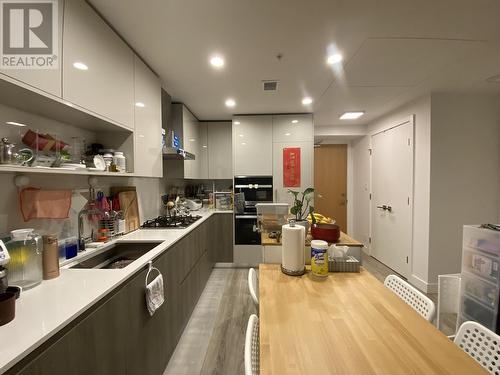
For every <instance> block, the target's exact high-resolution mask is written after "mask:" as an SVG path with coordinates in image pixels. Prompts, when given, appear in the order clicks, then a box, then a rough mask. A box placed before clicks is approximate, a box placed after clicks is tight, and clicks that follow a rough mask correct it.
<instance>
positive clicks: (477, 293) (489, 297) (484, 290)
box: [462, 272, 499, 309]
mask: <svg viewBox="0 0 500 375" xmlns="http://www.w3.org/2000/svg"><path fill="white" fill-rule="evenodd" d="M462 285H463V291H464V293H465V294H466V295H467V296H470V297H473V298H475V299H477V300H479V301H480V302H482V303H484V304H485V305H486V306H488V307H490V308H492V309H494V308H495V307H496V306H497V304H498V292H499V289H498V286H497V285H495V284H492V283H490V282H487V281H485V280H483V279H481V278H479V277H475V276H474V275H471V274H469V273H466V272H464V273H463V274H462Z"/></svg>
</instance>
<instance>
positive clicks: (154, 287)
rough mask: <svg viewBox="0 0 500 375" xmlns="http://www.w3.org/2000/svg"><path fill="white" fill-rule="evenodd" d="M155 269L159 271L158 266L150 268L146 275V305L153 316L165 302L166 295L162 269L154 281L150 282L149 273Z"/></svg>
mask: <svg viewBox="0 0 500 375" xmlns="http://www.w3.org/2000/svg"><path fill="white" fill-rule="evenodd" d="M153 270H156V271H158V269H157V268H150V270H149V272H148V274H147V275H146V306H147V308H148V311H149V315H151V316H153V314H154V313H155V311H156V310H157V309H158V308H159V307H160V306H161V305H162V304H163V302H164V300H165V297H164V295H163V276H162V275H161V273H160V271H158V273H159V275H158V276H156V277H155V278H154V279H153V281H151V282H150V283H148V276H149V273H150V272H151V271H153Z"/></svg>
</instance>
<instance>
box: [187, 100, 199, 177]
mask: <svg viewBox="0 0 500 375" xmlns="http://www.w3.org/2000/svg"><path fill="white" fill-rule="evenodd" d="M199 125H200V124H199V121H198V119H197V118H196V117H194V115H193V114H192V113H191V112H190V111H189V110H188V109H187V108H186V107H185V106H182V132H183V134H182V146H183V148H184V150H186V151H188V152H190V153H192V154H194V156H195V159H194V160H185V161H184V178H192V179H198V178H201V177H200V176H201V162H200V156H201V155H200V149H201V141H202V140H201V135H200V126H199Z"/></svg>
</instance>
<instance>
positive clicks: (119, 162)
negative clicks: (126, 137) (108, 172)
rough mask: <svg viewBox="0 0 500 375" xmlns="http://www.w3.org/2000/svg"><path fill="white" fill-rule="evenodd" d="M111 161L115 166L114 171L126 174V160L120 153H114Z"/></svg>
mask: <svg viewBox="0 0 500 375" xmlns="http://www.w3.org/2000/svg"><path fill="white" fill-rule="evenodd" d="M113 161H114V163H115V165H116V170H117V171H118V172H120V173H125V172H127V158H126V157H125V156H124V155H123V152H121V151H115V153H114V156H113Z"/></svg>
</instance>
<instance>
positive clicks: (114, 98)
mask: <svg viewBox="0 0 500 375" xmlns="http://www.w3.org/2000/svg"><path fill="white" fill-rule="evenodd" d="M64 9H65V10H64V38H63V58H64V59H63V92H62V95H63V99H65V100H68V101H69V102H71V103H73V104H76V105H78V106H80V107H83V108H85V109H87V110H90V111H92V112H95V113H96V114H99V115H101V116H104V117H106V118H108V119H110V120H111V121H113V122H115V123H118V124H121V125H123V126H125V127H127V128H129V129H133V127H134V54H133V52H132V50H130V49H129V48H128V46H127V45H126V44H125V43H124V42H123V41H122V40H121V39H120V37H119V36H118V35H117V34H115V32H114V31H113V30H112V29H111V28H110V27H109V26H108V25H107V24H106V23H105V22H104V20H102V19H101V18H100V17H99V16H98V15H97V14H96V13H95V12H94V10H93V9H92V8H91V7H90V6H89V5H88V4H87V3H86V2H85V1H83V0H66V1H65V7H64ZM75 62H81V63H83V64H85V65H86V66H87V67H88V70H78V69H76V68H75V67H74V66H73V64H74V63H75Z"/></svg>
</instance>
